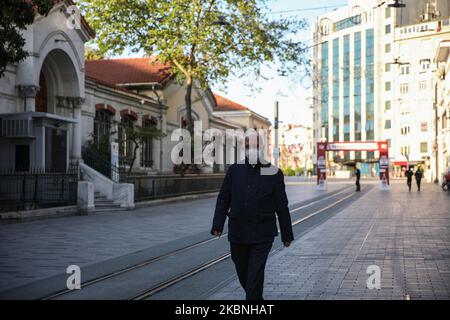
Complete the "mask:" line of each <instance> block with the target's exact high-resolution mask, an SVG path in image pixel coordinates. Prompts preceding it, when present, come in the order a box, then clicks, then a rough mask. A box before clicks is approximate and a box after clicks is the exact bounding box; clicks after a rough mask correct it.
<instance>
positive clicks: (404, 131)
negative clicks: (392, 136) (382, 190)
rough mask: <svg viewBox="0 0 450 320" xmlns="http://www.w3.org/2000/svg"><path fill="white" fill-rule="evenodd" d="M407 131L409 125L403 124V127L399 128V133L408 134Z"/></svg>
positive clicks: (408, 130)
mask: <svg viewBox="0 0 450 320" xmlns="http://www.w3.org/2000/svg"><path fill="white" fill-rule="evenodd" d="M409 132H410V128H409V126H404V127H401V128H400V133H401V134H402V135H407V134H409Z"/></svg>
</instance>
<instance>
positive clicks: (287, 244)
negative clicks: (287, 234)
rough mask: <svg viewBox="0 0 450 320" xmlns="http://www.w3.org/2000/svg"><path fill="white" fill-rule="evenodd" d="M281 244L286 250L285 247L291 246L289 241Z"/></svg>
mask: <svg viewBox="0 0 450 320" xmlns="http://www.w3.org/2000/svg"><path fill="white" fill-rule="evenodd" d="M283 244H284V246H285V247H286V248H287V247H289V246H290V245H291V242H290V241H286V242H283Z"/></svg>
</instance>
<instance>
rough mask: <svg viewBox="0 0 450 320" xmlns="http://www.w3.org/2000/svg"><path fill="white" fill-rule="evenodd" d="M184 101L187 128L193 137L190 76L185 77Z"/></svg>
mask: <svg viewBox="0 0 450 320" xmlns="http://www.w3.org/2000/svg"><path fill="white" fill-rule="evenodd" d="M184 102H185V104H186V122H187V129H188V131H189V133H190V134H191V137H193V135H194V121H193V119H192V78H187V80H186V96H185V97H184Z"/></svg>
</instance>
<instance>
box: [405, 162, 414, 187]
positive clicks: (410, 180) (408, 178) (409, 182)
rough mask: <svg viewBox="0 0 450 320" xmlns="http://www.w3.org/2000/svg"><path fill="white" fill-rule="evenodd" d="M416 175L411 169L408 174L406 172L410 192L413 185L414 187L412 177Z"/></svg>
mask: <svg viewBox="0 0 450 320" xmlns="http://www.w3.org/2000/svg"><path fill="white" fill-rule="evenodd" d="M413 175H414V172H413V170H412V168H411V167H410V168H409V169H408V170H407V171H406V172H405V176H406V184H407V185H408V189H409V192H411V185H412V177H413Z"/></svg>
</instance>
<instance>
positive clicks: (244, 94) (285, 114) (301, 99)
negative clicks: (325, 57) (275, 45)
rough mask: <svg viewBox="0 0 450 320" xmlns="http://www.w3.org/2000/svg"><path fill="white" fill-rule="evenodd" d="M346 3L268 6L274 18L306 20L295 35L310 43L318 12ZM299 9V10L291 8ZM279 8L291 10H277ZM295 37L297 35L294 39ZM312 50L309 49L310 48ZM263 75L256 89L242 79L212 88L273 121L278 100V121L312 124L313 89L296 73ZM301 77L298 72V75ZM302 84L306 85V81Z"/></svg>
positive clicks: (282, 0)
mask: <svg viewBox="0 0 450 320" xmlns="http://www.w3.org/2000/svg"><path fill="white" fill-rule="evenodd" d="M346 4H347V0H321V1H305V0H271V1H268V6H269V9H270V11H271V15H274V16H275V17H279V16H280V15H283V16H297V17H299V18H305V19H307V21H308V23H309V26H308V28H307V29H305V30H304V31H302V32H301V33H299V34H298V35H297V36H296V39H299V40H300V41H303V42H305V43H306V44H307V45H311V44H312V26H313V24H314V21H315V18H316V17H317V16H318V15H321V14H324V13H326V12H329V11H332V10H334V9H336V8H338V7H340V6H344V5H346ZM291 10H298V11H291ZM280 11H290V12H284V13H277V12H280ZM297 37H298V38H297ZM311 53H312V51H311ZM264 72H265V73H264V76H265V77H269V78H271V79H270V80H260V81H259V82H258V84H257V86H258V87H260V88H262V89H261V91H259V92H251V90H249V89H248V88H247V87H245V85H244V82H245V79H233V78H230V79H229V81H228V88H227V90H226V92H223V91H220V89H218V88H214V87H213V91H214V92H216V93H218V94H220V95H223V96H225V97H226V98H229V99H231V100H233V101H236V102H238V103H241V104H243V105H244V106H246V107H248V108H250V109H252V110H253V111H255V112H257V113H259V114H261V115H263V116H265V117H266V118H268V119H269V120H270V121H271V122H272V123H273V118H274V104H275V101H279V117H280V121H281V124H282V125H283V124H302V125H305V126H312V109H311V102H310V101H311V99H308V97H312V89H305V88H304V87H303V85H302V83H301V82H300V81H298V78H297V80H295V79H296V77H297V75H290V76H289V77H281V76H278V74H277V72H276V68H274V70H264ZM298 76H300V75H298ZM305 86H307V84H306V83H305Z"/></svg>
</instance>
